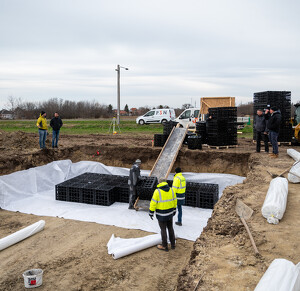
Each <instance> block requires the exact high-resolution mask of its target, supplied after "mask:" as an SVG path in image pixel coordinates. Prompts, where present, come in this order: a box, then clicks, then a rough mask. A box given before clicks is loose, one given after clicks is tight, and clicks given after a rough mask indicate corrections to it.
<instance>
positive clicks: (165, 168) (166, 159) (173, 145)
mask: <svg viewBox="0 0 300 291" xmlns="http://www.w3.org/2000/svg"><path fill="white" fill-rule="evenodd" d="M186 132H187V128H179V124H178V125H177V126H176V128H174V129H173V131H172V133H171V134H170V136H169V138H168V140H167V142H166V143H165V146H164V147H163V149H162V150H161V152H160V154H159V157H158V158H157V160H156V162H155V164H154V166H153V168H152V170H151V172H150V175H151V176H156V177H157V178H158V179H160V178H165V177H166V176H167V175H168V173H170V171H171V169H172V166H173V165H174V163H175V160H176V157H177V155H178V152H179V150H180V148H181V146H182V143H183V140H184V138H185V135H186ZM170 168H171V169H170Z"/></svg>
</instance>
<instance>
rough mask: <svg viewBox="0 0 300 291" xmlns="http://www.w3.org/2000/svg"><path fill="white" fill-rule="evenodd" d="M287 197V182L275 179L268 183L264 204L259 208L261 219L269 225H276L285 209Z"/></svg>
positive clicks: (279, 178)
mask: <svg viewBox="0 0 300 291" xmlns="http://www.w3.org/2000/svg"><path fill="white" fill-rule="evenodd" d="M287 197H288V181H287V179H286V178H282V177H277V178H275V179H273V180H272V181H271V183H270V186H269V189H268V192H267V195H266V198H265V201H264V204H263V206H262V208H261V212H262V215H263V217H265V218H266V219H267V221H268V222H269V223H273V224H278V222H279V220H280V219H281V218H282V217H283V214H284V212H285V209H286V204H287Z"/></svg>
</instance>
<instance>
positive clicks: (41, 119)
mask: <svg viewBox="0 0 300 291" xmlns="http://www.w3.org/2000/svg"><path fill="white" fill-rule="evenodd" d="M36 126H37V127H38V126H40V127H39V129H44V130H47V129H48V127H47V119H46V118H45V117H43V116H42V115H41V114H40V117H39V118H38V120H37V122H36Z"/></svg>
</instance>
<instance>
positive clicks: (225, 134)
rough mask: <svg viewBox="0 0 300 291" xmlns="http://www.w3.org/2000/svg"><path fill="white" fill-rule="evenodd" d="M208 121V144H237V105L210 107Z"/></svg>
mask: <svg viewBox="0 0 300 291" xmlns="http://www.w3.org/2000/svg"><path fill="white" fill-rule="evenodd" d="M208 114H209V116H210V117H211V118H209V119H208V120H207V122H206V132H207V144H208V145H211V146H227V145H237V107H214V108H209V109H208Z"/></svg>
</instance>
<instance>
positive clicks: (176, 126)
mask: <svg viewBox="0 0 300 291" xmlns="http://www.w3.org/2000/svg"><path fill="white" fill-rule="evenodd" d="M178 126H179V123H178V124H177V125H176V127H178ZM174 129H175V127H173V128H172V131H171V133H170V134H169V136H168V139H167V140H166V142H165V144H164V146H163V148H162V149H161V151H160V153H159V155H158V157H157V159H156V161H155V163H154V165H153V167H152V170H151V172H150V174H149V177H151V174H152V172H153V170H154V168H155V166H156V165H157V163H158V161H159V159H160V157H161V155H162V153H163V151H164V149H165V147H166V145H167V143H168V141H169V139H170V136H171V135H172V134H173V131H174Z"/></svg>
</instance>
